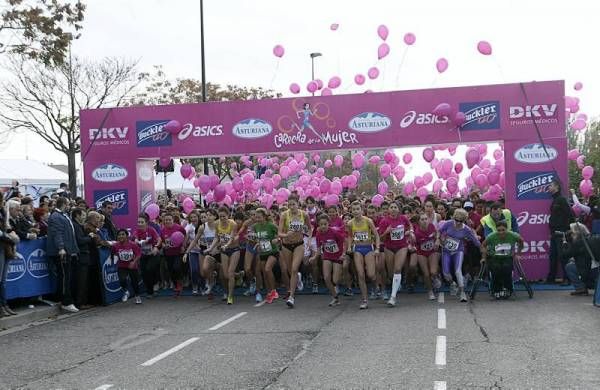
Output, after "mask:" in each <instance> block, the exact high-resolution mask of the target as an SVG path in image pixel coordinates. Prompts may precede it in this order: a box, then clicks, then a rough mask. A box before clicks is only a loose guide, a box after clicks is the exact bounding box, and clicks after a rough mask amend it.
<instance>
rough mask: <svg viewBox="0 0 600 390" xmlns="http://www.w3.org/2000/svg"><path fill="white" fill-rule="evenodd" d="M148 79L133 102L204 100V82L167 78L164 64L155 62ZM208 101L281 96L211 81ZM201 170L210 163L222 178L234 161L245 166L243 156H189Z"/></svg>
mask: <svg viewBox="0 0 600 390" xmlns="http://www.w3.org/2000/svg"><path fill="white" fill-rule="evenodd" d="M143 76H144V77H145V79H146V81H145V83H144V85H143V86H142V88H141V89H140V92H139V93H137V94H136V95H135V96H134V97H133V98H132V99H131V101H130V102H129V103H130V104H132V105H158V104H183V103H198V102H202V82H201V81H199V80H196V79H191V78H181V79H176V80H170V79H168V78H167V76H166V74H165V72H164V71H163V69H162V67H161V66H155V68H154V73H152V74H150V73H144V74H143ZM206 97H207V101H233V100H254V99H273V98H279V97H281V94H280V93H276V92H275V91H273V90H270V89H264V88H260V87H258V88H256V87H243V86H238V85H230V84H228V85H225V86H221V85H220V84H213V83H207V84H206ZM187 162H190V163H191V164H192V165H193V166H194V167H195V168H196V169H197V170H200V169H201V168H202V169H203V168H204V166H205V165H206V167H207V169H208V168H210V170H212V171H213V172H215V173H216V174H217V175H219V177H220V178H221V179H223V178H225V177H229V178H230V179H231V178H232V176H231V164H232V163H236V164H237V166H238V167H240V166H243V164H242V163H241V162H240V159H239V157H227V158H208V159H191V160H187Z"/></svg>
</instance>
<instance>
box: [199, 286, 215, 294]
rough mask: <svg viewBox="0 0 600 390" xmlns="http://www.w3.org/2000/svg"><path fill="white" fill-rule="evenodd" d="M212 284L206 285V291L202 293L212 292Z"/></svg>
mask: <svg viewBox="0 0 600 390" xmlns="http://www.w3.org/2000/svg"><path fill="white" fill-rule="evenodd" d="M212 289H213V288H212V286H210V285H209V286H206V290H204V292H203V293H202V295H208V294H210V293H211V292H212Z"/></svg>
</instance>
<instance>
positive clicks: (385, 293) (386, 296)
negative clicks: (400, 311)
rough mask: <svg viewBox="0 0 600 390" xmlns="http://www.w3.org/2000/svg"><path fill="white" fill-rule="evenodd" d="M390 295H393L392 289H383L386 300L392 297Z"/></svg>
mask: <svg viewBox="0 0 600 390" xmlns="http://www.w3.org/2000/svg"><path fill="white" fill-rule="evenodd" d="M390 296H391V293H390V290H387V289H386V290H383V300H384V301H387V300H389V299H390Z"/></svg>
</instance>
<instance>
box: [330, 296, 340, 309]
mask: <svg viewBox="0 0 600 390" xmlns="http://www.w3.org/2000/svg"><path fill="white" fill-rule="evenodd" d="M339 304H340V299H339V298H338V297H335V298H333V299H332V300H331V302H329V307H333V306H338V305H339Z"/></svg>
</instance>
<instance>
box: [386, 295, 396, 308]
mask: <svg viewBox="0 0 600 390" xmlns="http://www.w3.org/2000/svg"><path fill="white" fill-rule="evenodd" d="M387 304H388V306H389V307H394V306H396V297H390V300H389V301H388V302H387Z"/></svg>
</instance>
